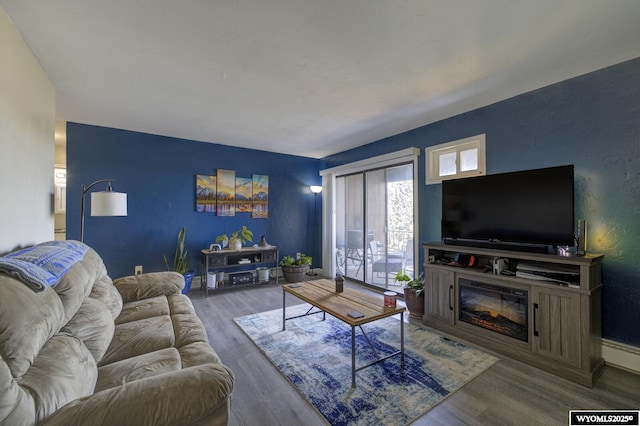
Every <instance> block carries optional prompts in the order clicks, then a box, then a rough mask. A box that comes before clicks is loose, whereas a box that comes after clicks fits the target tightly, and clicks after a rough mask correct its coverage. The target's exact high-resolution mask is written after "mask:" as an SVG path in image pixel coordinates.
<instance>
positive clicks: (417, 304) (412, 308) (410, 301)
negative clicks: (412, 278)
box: [404, 288, 424, 319]
mask: <svg viewBox="0 0 640 426" xmlns="http://www.w3.org/2000/svg"><path fill="white" fill-rule="evenodd" d="M404 301H405V303H406V304H407V309H408V310H409V316H410V317H412V318H418V319H422V317H423V316H424V291H422V292H420V295H419V296H418V295H417V294H416V290H415V289H413V288H405V289H404Z"/></svg>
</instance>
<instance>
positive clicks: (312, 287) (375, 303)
mask: <svg viewBox="0 0 640 426" xmlns="http://www.w3.org/2000/svg"><path fill="white" fill-rule="evenodd" d="M287 293H290V294H292V295H294V296H296V297H297V298H299V299H302V300H304V301H305V302H307V303H309V304H311V305H312V307H311V308H310V309H309V310H308V311H307V312H306V313H305V314H303V315H298V316H295V317H290V318H287V315H286V309H287V307H286V304H285V296H286V294H287ZM313 307H316V308H318V309H319V311H315V312H312V310H313ZM404 311H405V308H404V307H398V306H397V307H395V308H391V307H385V306H384V303H383V298H382V296H380V297H375V296H372V295H368V294H365V293H363V292H361V291H358V290H354V289H350V288H345V289H344V291H343V292H342V293H336V292H335V283H334V282H333V281H331V280H326V279H321V280H313V281H305V282H301V283H297V284H284V285H283V286H282V330H283V331H284V330H285V329H286V322H287V320H290V319H294V318H300V317H303V316H306V315H312V314H319V313H322V315H323V319H324V318H325V314H327V313H328V314H329V315H332V316H334V317H335V318H337V319H339V320H340V321H342V322H344V323H346V324H348V325H350V326H351V386H352V387H355V386H356V371H360V370H362V369H364V368H367V367H371V366H372V365H374V364H378V363H379V362H382V361H384V360H386V359H388V358H391V357H392V356H396V355H400V365H401V366H402V367H403V368H404ZM395 314H400V350H399V351H396V352H394V353H392V354H389V355H387V356H384V357H380V356H379V355H378V353H377V351H376V350H375V348H374V347H373V345H372V344H371V341H370V340H369V338H368V337H367V334H366V333H365V332H364V330H363V329H362V324H366V323H369V322H372V321H376V320H379V319H382V318H387V317H390V316H392V315H395ZM356 327H358V328H360V331H361V332H362V334H363V335H364V337H365V339H366V340H367V342H368V343H369V346H371V349H372V350H373V353H374V354H375V356H376V360H375V361H373V362H371V363H368V364H366V365H363V366H360V367H358V368H356Z"/></svg>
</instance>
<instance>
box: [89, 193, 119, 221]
mask: <svg viewBox="0 0 640 426" xmlns="http://www.w3.org/2000/svg"><path fill="white" fill-rule="evenodd" d="M126 215H127V194H126V193H124V192H113V191H102V192H92V193H91V216H126Z"/></svg>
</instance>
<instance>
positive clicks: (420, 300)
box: [393, 271, 424, 319]
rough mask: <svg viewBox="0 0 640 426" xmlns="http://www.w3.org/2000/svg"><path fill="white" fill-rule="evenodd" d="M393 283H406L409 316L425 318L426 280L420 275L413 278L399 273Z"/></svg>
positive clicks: (405, 291) (405, 299)
mask: <svg viewBox="0 0 640 426" xmlns="http://www.w3.org/2000/svg"><path fill="white" fill-rule="evenodd" d="M393 282H396V283H397V282H401V283H404V288H403V289H404V301H405V303H406V304H407V309H408V310H409V316H410V317H413V318H420V319H422V317H423V316H424V279H423V274H422V273H420V276H419V277H418V278H411V277H410V276H409V275H407V274H405V273H404V272H402V271H398V273H397V274H396V276H395V277H394V278H393Z"/></svg>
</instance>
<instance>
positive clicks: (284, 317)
mask: <svg viewBox="0 0 640 426" xmlns="http://www.w3.org/2000/svg"><path fill="white" fill-rule="evenodd" d="M285 294H287V292H286V291H284V289H283V290H282V331H284V330H285V328H286V323H287V315H286V310H285V304H284V297H285Z"/></svg>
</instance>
